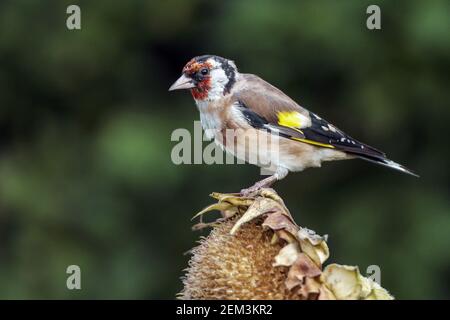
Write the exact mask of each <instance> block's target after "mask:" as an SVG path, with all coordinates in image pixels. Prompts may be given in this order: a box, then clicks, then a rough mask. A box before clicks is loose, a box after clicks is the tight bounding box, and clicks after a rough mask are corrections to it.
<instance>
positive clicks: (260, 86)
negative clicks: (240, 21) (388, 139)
mask: <svg viewBox="0 0 450 320" xmlns="http://www.w3.org/2000/svg"><path fill="white" fill-rule="evenodd" d="M242 76H243V80H242V85H241V86H240V87H239V88H238V90H236V91H235V92H234V93H233V98H234V99H235V101H236V103H235V104H236V105H237V108H238V109H239V110H240V111H241V112H242V114H243V116H244V117H245V119H247V121H248V122H249V124H250V125H251V126H253V127H255V128H258V129H266V130H268V131H270V132H271V133H274V134H278V135H281V136H283V137H285V138H288V139H291V140H295V141H298V142H301V143H308V144H311V145H315V146H319V147H323V148H333V149H337V150H340V151H344V152H348V153H351V154H354V155H356V156H366V157H373V158H375V159H385V158H386V155H385V154H384V153H383V152H381V151H379V150H377V149H375V148H373V147H371V146H369V145H366V144H364V143H362V142H359V141H357V140H355V139H353V138H352V137H350V136H349V135H347V134H346V133H344V132H343V131H341V130H339V129H338V128H336V127H335V126H333V125H332V124H330V123H328V122H327V121H326V120H324V119H322V118H320V117H319V116H317V115H316V114H314V113H312V112H310V111H308V110H306V109H305V108H303V107H301V106H300V105H298V104H297V103H296V102H295V101H293V100H292V99H291V98H289V97H288V96H287V95H286V94H284V93H283V92H282V91H281V90H279V89H277V88H276V87H274V86H272V85H271V84H269V83H267V82H266V81H264V80H262V79H261V78H259V77H257V76H254V75H248V74H245V75H242Z"/></svg>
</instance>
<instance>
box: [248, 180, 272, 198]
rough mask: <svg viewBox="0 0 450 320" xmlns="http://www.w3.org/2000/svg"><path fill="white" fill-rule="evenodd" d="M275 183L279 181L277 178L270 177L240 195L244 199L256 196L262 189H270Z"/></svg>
mask: <svg viewBox="0 0 450 320" xmlns="http://www.w3.org/2000/svg"><path fill="white" fill-rule="evenodd" d="M275 181H277V178H276V177H275V176H270V177H268V178H266V179H263V180H261V181H258V182H256V183H255V184H254V185H253V186H251V187H249V188H246V189H242V190H241V192H240V195H241V196H243V197H251V196H254V195H256V194H257V193H258V191H260V190H261V189H263V188H268V187H270V186H271V185H272V184H273V183H274V182H275Z"/></svg>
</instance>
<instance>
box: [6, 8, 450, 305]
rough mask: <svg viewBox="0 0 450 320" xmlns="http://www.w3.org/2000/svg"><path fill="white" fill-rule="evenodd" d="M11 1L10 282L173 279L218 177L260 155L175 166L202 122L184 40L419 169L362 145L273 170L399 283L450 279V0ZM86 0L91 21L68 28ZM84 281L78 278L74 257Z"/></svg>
mask: <svg viewBox="0 0 450 320" xmlns="http://www.w3.org/2000/svg"><path fill="white" fill-rule="evenodd" d="M373 3H374V2H373V1H334V0H330V1H317V0H314V1H313V0H311V1H297V2H282V1H220V2H215V1H149V0H148V1H137V0H134V1H106V0H105V1H99V0H96V1H50V0H48V1H31V0H30V1H22V0H14V1H13V0H10V1H1V3H0V298H68V299H72V298H174V297H175V294H176V293H177V292H178V291H179V290H180V289H181V283H180V280H179V278H180V276H181V275H182V270H183V268H185V267H186V265H187V260H188V258H189V256H188V255H184V253H185V252H186V251H187V250H189V249H190V248H191V247H192V246H193V245H194V244H195V241H196V239H198V237H199V236H200V235H202V234H203V235H206V234H207V233H206V232H203V233H202V232H200V233H194V232H192V231H191V230H190V228H191V225H192V222H191V221H190V218H191V216H192V215H193V214H194V213H195V212H196V211H198V210H199V209H201V208H202V207H204V206H205V205H207V204H209V203H210V202H211V201H212V200H211V199H209V198H208V194H209V193H210V192H212V191H238V190H240V189H241V188H243V187H246V186H249V185H250V184H252V183H253V182H254V181H256V180H257V179H259V178H260V176H259V169H258V168H256V167H253V166H249V165H239V166H236V165H235V166H221V165H210V166H207V165H181V166H175V165H174V164H172V162H171V159H170V151H171V149H172V147H173V146H174V145H175V143H174V142H171V141H170V135H171V132H172V131H173V130H174V129H176V128H188V129H189V130H191V131H192V129H193V121H194V120H197V119H198V118H199V116H198V112H197V111H196V109H195V107H194V103H193V101H192V99H191V97H190V95H189V93H188V92H175V93H174V92H170V93H169V92H168V91H167V89H168V87H169V86H170V84H171V83H172V82H173V81H174V80H175V79H176V78H177V77H178V76H179V74H180V71H181V68H182V67H183V65H184V64H185V62H187V61H188V60H189V59H190V58H191V57H192V56H195V55H200V54H205V53H210V54H217V55H221V56H224V57H227V58H230V59H233V60H235V61H236V63H237V65H238V67H239V68H240V70H241V71H243V72H248V73H256V74H258V75H260V76H261V77H263V78H265V79H266V80H268V81H269V82H271V83H272V84H274V85H276V86H278V87H280V88H282V89H283V90H284V91H285V92H286V93H287V94H289V95H290V96H291V97H292V98H294V99H295V100H297V101H298V102H299V103H300V104H302V105H303V106H305V107H307V108H310V109H311V110H313V111H315V112H316V113H318V114H319V115H321V116H323V117H324V118H325V119H328V120H329V121H331V122H333V123H334V124H336V125H337V126H338V127H340V128H342V129H343V130H344V131H347V132H348V133H349V134H351V135H352V136H354V137H355V138H357V139H360V140H362V141H365V142H367V143H369V144H371V145H373V146H375V147H378V148H380V149H382V150H384V151H385V152H386V153H387V154H388V155H389V156H390V157H391V158H392V159H393V160H396V161H398V162H401V163H403V164H405V165H407V166H408V167H410V168H411V169H413V170H415V171H416V172H418V173H419V174H420V175H421V178H420V179H415V178H413V177H410V176H406V175H401V174H399V173H397V172H393V171H390V170H388V169H385V168H382V167H378V166H375V165H372V164H369V163H367V162H363V161H356V160H354V161H345V162H334V163H328V164H326V165H324V167H323V168H321V169H311V170H307V171H305V172H303V173H297V174H291V175H289V176H288V177H287V178H286V179H285V180H283V181H281V182H279V183H278V184H277V186H276V188H277V190H278V192H279V193H280V195H281V196H283V198H284V199H285V201H286V203H287V205H288V207H289V208H290V209H291V211H292V212H293V214H294V215H295V218H296V220H297V222H298V223H299V224H301V225H304V226H308V227H309V228H312V229H314V230H316V231H317V232H318V233H320V234H324V233H327V234H329V235H330V238H329V244H330V247H331V250H332V255H331V257H330V259H329V262H338V263H343V264H352V265H358V266H360V268H361V271H362V272H363V273H364V272H365V270H366V268H367V266H369V265H372V264H376V265H379V266H380V267H381V272H382V274H381V280H382V285H383V286H384V287H386V288H387V289H389V290H390V291H391V292H392V294H394V295H395V296H396V297H397V298H448V297H450V285H449V283H450V269H449V267H450V250H449V243H450V232H449V231H450V201H449V175H450V167H449V157H450V153H449V147H448V146H449V140H448V139H449V123H450V108H449V107H450V106H449V101H450V90H449V89H450V88H449V74H450V72H449V69H450V41H449V39H450V18H449V13H450V2H449V1H446V0H442V1H434V0H433V1H376V3H377V4H378V5H380V7H381V11H382V30H381V31H369V30H368V29H367V28H366V26H365V23H366V18H367V14H366V8H367V6H368V5H369V4H373ZM68 4H79V5H80V6H81V10H82V30H81V31H69V30H67V28H66V17H67V15H66V13H65V12H66V6H67V5H68ZM70 264H77V265H79V266H80V267H81V270H82V290H81V291H69V290H67V289H66V286H65V282H66V276H67V275H66V273H65V270H66V267H67V266H68V265H70Z"/></svg>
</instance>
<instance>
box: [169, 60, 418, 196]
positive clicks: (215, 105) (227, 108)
mask: <svg viewBox="0 0 450 320" xmlns="http://www.w3.org/2000/svg"><path fill="white" fill-rule="evenodd" d="M178 89H189V90H190V91H191V94H192V96H193V98H194V100H195V103H196V105H197V108H198V110H199V112H200V120H201V124H202V127H203V129H204V130H205V134H206V135H207V136H209V138H213V139H214V140H215V142H216V143H217V144H219V145H220V146H221V147H223V148H224V149H225V150H226V151H228V152H230V153H232V154H233V155H235V156H236V157H238V158H239V159H242V160H245V161H247V162H249V163H252V164H255V165H259V166H262V163H264V165H267V164H270V165H269V169H270V170H272V172H273V175H271V176H269V177H268V178H265V179H263V180H261V181H259V182H257V183H255V185H253V186H252V187H250V188H247V189H245V190H243V191H242V193H243V194H248V193H252V192H254V191H256V190H258V189H260V188H263V187H268V186H270V185H271V184H273V183H274V182H275V181H277V180H281V179H283V178H284V177H286V175H287V174H288V173H289V172H290V171H293V172H296V171H302V170H304V169H306V168H309V167H320V166H321V163H322V162H324V161H333V160H344V159H354V158H360V159H364V160H367V161H370V162H373V163H376V164H380V165H383V166H386V167H389V168H392V169H395V170H398V171H400V172H403V173H407V174H411V175H413V176H417V175H416V174H415V173H413V172H412V171H410V170H409V169H407V168H405V167H404V166H402V165H400V164H398V163H396V162H394V161H392V160H389V159H388V158H386V155H385V154H384V153H383V152H381V151H379V150H377V149H375V148H373V147H371V146H369V145H367V144H364V143H362V142H359V141H357V140H355V139H353V138H352V137H350V136H349V135H347V134H346V133H344V132H343V131H341V130H339V129H338V128H336V127H335V126H333V125H332V124H330V123H329V122H327V121H326V120H324V119H322V118H321V117H319V116H318V115H316V114H315V113H312V112H311V111H308V110H307V109H305V108H303V107H301V106H300V105H298V104H297V103H296V102H295V101H294V100H292V99H291V98H289V97H288V96H287V95H286V94H284V93H283V92H282V91H281V90H279V89H277V88H276V87H274V86H272V85H271V84H269V83H268V82H266V81H264V80H263V79H261V78H259V77H258V76H256V75H253V74H245V73H240V72H238V70H237V67H236V65H235V63H234V62H233V61H231V60H228V59H225V58H222V57H219V56H215V55H203V56H198V57H195V58H193V59H192V60H190V61H189V62H188V63H187V64H186V65H185V66H184V68H183V71H182V75H181V77H180V78H179V79H178V80H177V81H175V83H174V84H173V85H172V86H171V87H170V88H169V91H172V90H178ZM230 130H231V131H239V134H237V135H235V136H234V137H233V138H232V139H227V134H225V132H226V131H227V132H228V131H230ZM244 136H245V137H246V138H245V139H243V138H242V137H244ZM261 137H264V138H268V141H270V142H269V143H266V144H265V145H264V144H262V143H260V141H261V140H258V139H260V138H261ZM230 140H231V141H230ZM252 144H253V145H258V147H256V148H252ZM275 145H276V147H277V148H276V151H273V150H275V148H273V146H275ZM252 156H255V157H252Z"/></svg>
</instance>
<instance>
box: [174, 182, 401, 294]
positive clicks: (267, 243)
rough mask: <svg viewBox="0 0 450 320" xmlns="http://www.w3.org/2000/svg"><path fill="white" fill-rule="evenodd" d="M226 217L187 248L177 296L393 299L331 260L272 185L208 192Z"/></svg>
mask: <svg viewBox="0 0 450 320" xmlns="http://www.w3.org/2000/svg"><path fill="white" fill-rule="evenodd" d="M212 196H213V197H214V198H216V199H217V200H218V203H217V204H214V205H211V206H209V207H208V208H207V209H206V210H203V211H202V212H201V214H203V213H205V212H207V211H210V210H214V209H219V210H221V211H225V212H226V213H227V218H226V219H222V220H221V221H220V222H218V223H215V224H213V225H214V227H213V230H212V231H211V233H210V234H209V235H208V236H207V237H206V238H202V239H201V240H200V243H199V245H198V246H197V247H195V248H194V249H192V251H191V252H192V258H191V260H190V261H189V266H188V268H187V269H186V275H185V276H184V278H183V284H184V288H183V290H182V292H181V293H180V294H179V298H181V299H228V300H235V299H237V300H239V299H261V300H263V299H270V300H272V299H273V300H275V299H289V300H293V299H295V300H297V299H392V296H390V295H389V293H388V292H387V291H386V290H385V289H383V288H381V287H380V286H379V285H378V284H377V283H375V282H373V281H372V280H370V279H367V278H364V277H363V276H361V274H360V273H359V270H358V268H357V267H350V266H341V265H337V264H331V265H329V266H327V267H325V268H324V269H323V263H324V262H325V261H326V259H328V257H329V250H328V246H327V244H326V237H321V236H319V235H317V234H316V233H315V232H314V231H311V230H309V229H306V228H301V227H299V226H297V225H296V224H295V222H294V221H293V219H292V217H291V215H290V213H289V211H288V209H287V208H286V207H285V205H284V203H283V201H282V199H281V198H280V197H279V196H278V195H277V194H276V193H275V191H273V190H272V189H263V190H261V191H260V192H258V194H256V195H255V197H253V198H242V197H240V196H239V195H236V194H218V193H214V194H212ZM230 216H231V217H230Z"/></svg>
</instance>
